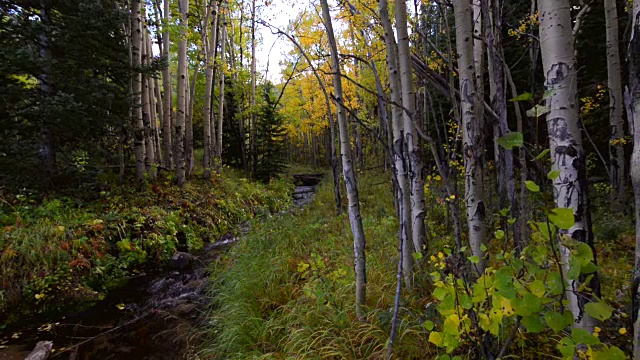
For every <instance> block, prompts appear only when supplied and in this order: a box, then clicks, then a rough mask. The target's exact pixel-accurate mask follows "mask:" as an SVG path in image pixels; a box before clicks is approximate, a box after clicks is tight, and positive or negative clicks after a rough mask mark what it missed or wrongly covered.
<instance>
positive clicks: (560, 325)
mask: <svg viewBox="0 0 640 360" xmlns="http://www.w3.org/2000/svg"><path fill="white" fill-rule="evenodd" d="M544 321H546V322H547V325H549V327H550V328H551V330H553V332H555V333H559V332H560V331H562V330H564V329H565V328H566V327H567V326H569V325H571V324H573V315H572V314H571V312H569V311H565V312H564V313H562V314H561V313H559V312H556V311H549V312H547V313H545V314H544Z"/></svg>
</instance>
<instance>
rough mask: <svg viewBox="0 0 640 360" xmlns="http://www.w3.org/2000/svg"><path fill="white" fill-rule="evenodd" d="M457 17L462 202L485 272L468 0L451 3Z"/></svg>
mask: <svg viewBox="0 0 640 360" xmlns="http://www.w3.org/2000/svg"><path fill="white" fill-rule="evenodd" d="M454 13H455V20H456V48H457V52H458V68H459V73H460V74H459V78H460V108H461V117H462V143H463V144H462V146H463V150H462V151H463V157H464V168H465V177H464V182H465V195H464V196H465V204H466V208H467V224H468V226H469V245H470V248H471V253H472V255H474V256H478V258H479V259H480V261H479V262H478V263H477V264H476V266H475V268H476V271H477V272H478V273H479V274H482V273H483V272H484V251H483V250H482V249H483V244H484V242H485V237H486V235H485V233H486V230H485V224H484V219H485V212H486V209H485V205H484V192H483V179H482V163H481V159H482V155H483V154H482V153H483V151H482V150H483V146H482V142H481V139H482V127H481V126H480V123H481V121H480V119H478V118H477V117H476V114H477V110H476V106H477V95H476V86H475V65H474V62H473V26H472V23H473V19H472V11H471V2H470V0H460V1H456V2H455V3H454Z"/></svg>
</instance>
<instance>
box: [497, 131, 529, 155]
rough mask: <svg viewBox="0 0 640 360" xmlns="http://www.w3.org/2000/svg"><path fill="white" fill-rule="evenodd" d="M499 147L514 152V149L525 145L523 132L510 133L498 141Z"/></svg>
mask: <svg viewBox="0 0 640 360" xmlns="http://www.w3.org/2000/svg"><path fill="white" fill-rule="evenodd" d="M496 142H497V143H498V145H500V146H502V147H503V148H505V149H507V150H512V149H513V148H514V147H520V146H522V144H523V143H524V138H523V137H522V133H521V132H516V131H513V132H510V133H508V134H507V135H504V136H502V137H500V138H499V139H497V140H496Z"/></svg>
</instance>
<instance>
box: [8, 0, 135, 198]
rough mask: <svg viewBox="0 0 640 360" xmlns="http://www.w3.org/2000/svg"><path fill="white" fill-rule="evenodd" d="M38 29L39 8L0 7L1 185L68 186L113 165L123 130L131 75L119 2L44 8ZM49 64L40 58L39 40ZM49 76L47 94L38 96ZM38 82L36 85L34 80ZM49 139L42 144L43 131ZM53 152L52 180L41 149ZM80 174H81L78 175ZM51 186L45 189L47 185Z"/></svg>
mask: <svg viewBox="0 0 640 360" xmlns="http://www.w3.org/2000/svg"><path fill="white" fill-rule="evenodd" d="M47 3H48V4H50V8H49V9H48V10H47V13H48V22H47V23H43V22H42V21H41V18H40V16H34V15H33V14H34V13H35V14H40V8H39V3H37V2H35V3H34V2H24V1H23V2H2V3H1V4H0V18H2V19H3V21H1V22H0V168H3V169H9V168H11V169H12V171H10V172H8V171H2V172H0V184H2V185H5V186H14V185H15V184H20V185H18V186H32V187H33V186H39V185H43V184H44V183H46V182H47V181H53V183H54V184H55V185H61V186H68V185H70V184H73V183H74V182H76V181H78V180H81V181H82V180H84V179H86V178H90V177H95V176H96V173H95V168H94V167H92V168H91V169H92V171H86V170H87V168H86V166H83V167H82V168H80V167H78V166H76V165H77V161H76V156H75V154H77V153H83V154H85V155H86V156H85V159H86V163H85V165H87V164H91V165H92V166H95V165H104V164H107V165H111V164H115V163H116V161H117V159H116V157H115V154H116V151H115V150H116V145H117V141H118V136H119V133H120V129H121V127H122V126H124V125H126V124H127V122H128V116H129V115H128V114H129V80H130V75H131V69H130V65H129V56H128V50H127V48H126V42H125V38H124V34H123V32H122V31H123V27H122V23H123V21H124V19H125V18H126V13H125V12H124V11H121V6H122V4H121V3H120V2H119V1H115V0H111V1H97V2H96V1H90V0H80V1H76V0H73V1H72V0H63V1H53V2H47ZM41 35H44V36H45V37H46V39H47V42H46V45H47V46H46V50H47V54H48V57H47V58H42V57H41V56H40V53H39V51H40V48H39V46H38V45H37V44H39V43H41V41H40V36H41ZM43 74H44V75H46V83H47V85H49V87H50V91H49V92H45V91H41V89H40V82H41V79H42V78H43ZM37 79H40V80H37ZM45 130H46V131H47V132H48V134H49V136H48V137H47V138H46V139H45V138H43V134H45V132H44V131H45ZM44 142H46V143H48V144H49V146H51V149H52V151H53V152H55V156H56V162H57V172H58V173H57V175H56V176H55V178H53V179H47V178H45V176H44V175H43V172H42V171H41V169H42V166H41V165H42V162H41V161H42V156H41V149H42V145H43V143H44ZM80 169H83V170H84V171H83V172H80V171H79V170H80ZM45 185H49V184H45Z"/></svg>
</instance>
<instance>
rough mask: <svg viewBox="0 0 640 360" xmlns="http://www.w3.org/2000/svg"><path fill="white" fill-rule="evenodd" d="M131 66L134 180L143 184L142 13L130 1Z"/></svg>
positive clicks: (137, 3)
mask: <svg viewBox="0 0 640 360" xmlns="http://www.w3.org/2000/svg"><path fill="white" fill-rule="evenodd" d="M131 65H132V66H133V68H134V73H133V75H132V77H133V79H132V84H133V87H132V97H133V104H132V107H133V112H132V115H133V119H132V121H133V148H134V154H135V160H136V180H137V181H138V182H140V183H141V182H144V174H145V143H144V140H145V139H144V123H143V119H142V73H141V72H140V67H141V65H142V12H141V7H140V0H132V1H131Z"/></svg>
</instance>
